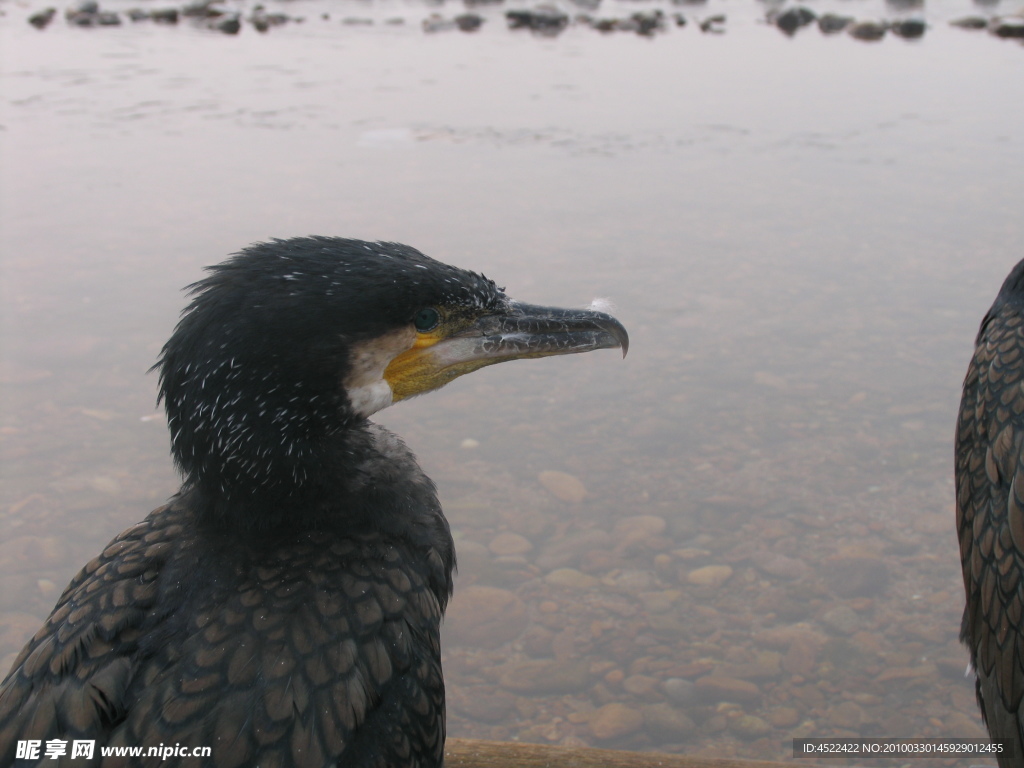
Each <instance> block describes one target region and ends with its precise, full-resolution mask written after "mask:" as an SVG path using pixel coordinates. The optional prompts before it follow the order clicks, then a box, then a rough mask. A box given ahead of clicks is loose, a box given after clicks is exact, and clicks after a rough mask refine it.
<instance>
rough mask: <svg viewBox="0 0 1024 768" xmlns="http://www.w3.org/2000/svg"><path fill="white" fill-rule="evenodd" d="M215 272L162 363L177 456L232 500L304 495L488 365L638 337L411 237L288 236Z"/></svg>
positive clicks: (198, 287)
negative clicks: (345, 456)
mask: <svg viewBox="0 0 1024 768" xmlns="http://www.w3.org/2000/svg"><path fill="white" fill-rule="evenodd" d="M208 271H209V274H208V276H207V277H205V278H204V279H203V280H201V281H199V282H197V283H195V284H193V285H192V286H190V287H189V290H190V293H191V295H192V301H191V303H190V304H189V306H188V307H187V308H186V309H185V311H184V313H183V315H182V318H181V320H180V322H179V323H178V325H177V327H176V328H175V330H174V333H173V334H172V336H171V338H170V339H169V340H168V342H167V343H166V344H165V345H164V347H163V350H162V353H161V356H160V359H159V361H158V362H157V364H156V366H154V367H155V368H158V369H159V371H160V398H161V399H162V400H163V403H164V407H165V408H166V411H167V416H168V426H169V428H170V431H171V448H172V453H173V454H174V457H175V461H176V463H177V464H178V466H179V468H180V469H181V470H182V472H183V474H184V475H185V477H186V480H187V482H189V483H191V484H193V485H196V486H201V487H203V488H204V489H205V490H206V491H207V492H208V493H212V494H220V495H222V496H223V497H225V498H230V497H232V496H233V495H234V496H237V495H239V494H254V493H271V494H273V495H275V496H284V497H287V496H294V495H296V494H300V493H301V489H302V488H303V487H304V486H305V485H306V484H307V483H309V482H310V481H311V479H312V478H316V477H317V476H322V475H323V474H324V473H325V472H330V471H331V468H330V466H329V465H330V462H331V458H330V453H331V450H332V449H333V448H336V447H337V446H338V445H339V444H340V442H339V436H343V435H344V433H345V432H346V431H347V430H351V429H352V428H354V427H357V426H358V424H360V423H362V422H365V421H366V419H367V417H369V416H370V415H371V414H373V413H374V412H376V411H379V410H380V409H382V408H385V407H387V406H388V405H391V404H392V403H395V402H398V401H400V400H405V399H408V398H410V397H413V396H415V395H419V394H423V393H425V392H429V391H432V390H435V389H438V388H439V387H442V386H444V385H445V384H447V383H449V382H450V381H452V380H453V379H455V378H457V377H459V376H462V375H464V374H466V373H469V372H471V371H474V370H477V369H478V368H481V367H483V366H486V365H492V364H494V363H500V362H504V361H506V360H514V359H518V358H531V357H546V356H549V355H564V354H571V353H578V352H587V351H590V350H594V349H604V348H615V347H617V348H621V349H622V351H623V354H625V352H626V349H627V347H628V343H629V341H628V336H627V334H626V330H625V328H624V327H623V326H622V324H621V323H619V322H618V321H617V320H616V319H615V318H613V317H612V316H611V315H608V314H606V313H603V312H599V311H596V310H591V309H587V310H566V309H557V308H551V307H537V306H532V305H528V304H522V303H519V302H516V301H513V300H512V299H510V298H508V297H507V296H506V295H505V293H504V291H503V289H501V288H499V287H498V286H496V285H495V284H494V282H493V281H491V280H488V279H487V278H485V277H483V276H482V275H478V274H476V273H474V272H469V271H466V270H463V269H458V268H456V267H452V266H448V265H446V264H442V263H441V262H438V261H435V260H434V259H431V258H429V257H428V256H425V255H423V254H422V253H420V252H419V251H417V250H415V249H413V248H410V247H408V246H405V245H399V244H396V243H379V242H373V243H371V242H362V241H358V240H346V239H341V238H331V237H305V238H295V239H291V240H274V241H271V242H267V243H259V244H256V245H253V246H250V247H248V248H246V249H244V250H243V251H241V252H240V253H237V254H235V255H234V256H232V257H231V258H229V259H228V260H227V261H225V262H223V263H221V264H218V265H216V266H213V267H210V268H208ZM341 442H343V441H341Z"/></svg>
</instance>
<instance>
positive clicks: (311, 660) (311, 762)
mask: <svg viewBox="0 0 1024 768" xmlns="http://www.w3.org/2000/svg"><path fill="white" fill-rule="evenodd" d="M190 289H191V294H192V300H191V303H190V305H189V306H188V307H187V308H186V310H185V311H184V313H183V314H182V318H181V320H180V322H179V323H178V325H177V327H176V328H175V330H174V333H173V335H172V336H171V338H170V340H169V341H168V342H167V344H166V345H165V346H164V347H163V350H162V352H161V356H160V358H159V361H158V362H157V364H156V366H154V368H158V369H159V372H160V379H159V388H160V398H161V400H162V401H163V404H164V407H165V409H166V411H167V422H168V427H169V429H170V433H171V452H172V454H173V456H174V460H175V462H176V464H177V466H178V468H179V469H180V471H181V472H182V474H183V477H184V484H183V486H182V488H181V490H180V492H179V493H178V494H177V495H176V496H174V497H173V498H171V500H170V501H169V503H168V504H167V505H166V506H163V507H160V508H159V509H157V510H155V511H154V512H152V513H151V514H150V515H149V516H148V517H147V518H146V519H145V520H143V521H142V522H141V523H139V524H138V525H136V526H134V527H132V528H129V529H128V530H127V531H125V532H123V533H122V534H121V535H120V536H118V537H117V538H115V539H114V540H113V541H112V542H111V543H110V544H109V545H108V546H107V548H106V549H105V550H104V551H103V553H102V554H101V555H100V556H99V557H97V558H96V559H95V560H93V561H92V562H90V563H89V564H88V565H86V566H85V567H84V568H83V569H82V570H81V571H80V572H79V574H78V575H77V576H76V577H75V578H74V579H73V580H72V581H71V583H70V584H69V585H68V587H67V589H66V590H65V591H64V593H63V595H62V596H61V598H60V600H59V601H58V602H57V605H56V607H55V608H54V610H53V613H52V614H51V615H50V617H49V618H48V619H47V620H46V623H45V624H44V625H43V627H42V629H40V630H39V632H38V633H37V634H36V636H35V637H34V638H33V639H32V640H31V641H30V642H29V643H28V645H27V646H26V647H25V649H24V650H23V651H22V652H21V654H20V655H19V656H18V658H17V660H16V661H15V663H14V666H13V668H12V669H11V671H10V673H9V675H8V676H7V678H6V679H5V680H4V682H3V684H2V688H0V765H2V766H10V765H12V764H14V765H16V766H27V765H39V764H42V765H46V766H50V765H55V766H60V765H71V766H75V768H85V766H90V765H93V766H96V765H102V766H112V765H118V766H153V765H160V766H174V765H187V766H196V767H197V768H198V767H200V766H202V767H207V766H209V767H211V768H235V767H236V766H237V767H242V768H255V767H256V766H259V768H272V767H277V766H280V767H282V768H286V767H288V766H301V767H303V768H327V767H328V766H330V767H332V768H334V767H335V766H337V768H364V767H365V766H375V767H376V768H402V767H404V766H440V765H441V764H442V760H443V750H444V738H445V724H444V682H443V678H442V674H441V660H440V649H439V628H440V622H441V617H442V615H443V613H444V609H445V605H446V604H447V602H448V598H449V596H450V595H451V591H452V570H453V568H454V566H455V552H454V546H453V542H452V537H451V534H450V532H449V528H448V523H447V521H446V520H445V518H444V515H443V514H442V511H441V508H440V506H439V504H438V501H437V496H436V493H435V489H434V485H433V483H432V482H431V481H430V479H429V478H428V477H426V475H425V474H424V473H423V472H422V470H420V468H419V466H418V465H417V464H416V461H415V458H414V457H413V455H412V453H411V452H410V451H409V450H408V449H407V448H406V447H405V445H404V444H403V443H402V441H401V440H400V439H399V438H398V437H397V436H395V435H394V434H392V433H390V432H388V431H387V430H385V429H383V428H381V427H379V426H377V425H374V424H373V423H371V422H370V421H368V417H369V416H370V415H372V414H373V413H375V412H376V411H379V410H380V409H382V408H385V407H387V406H388V405H391V404H392V403H393V402H397V401H399V400H405V399H407V398H409V397H413V396H414V395H418V394H421V393H423V392H428V391H430V390H433V389H437V388H438V387H441V386H444V385H445V384H447V383H448V382H450V381H451V380H452V379H454V378H456V377H458V376H461V375H462V374H465V373H469V372H470V371H474V370H476V369H478V368H481V367H483V366H485V365H491V364H493V363H499V362H503V361H505V360H513V359H517V358H525V357H544V356H548V355H562V354H570V353H575V352H588V351H590V350H594V349H603V348H614V347H618V348H621V349H622V352H623V354H625V351H626V348H627V345H628V337H627V334H626V330H625V328H623V326H622V324H621V323H619V322H618V321H617V320H616V319H615V318H613V317H611V316H610V315H607V314H604V313H601V312H598V311H593V310H565V309H554V308H547V307H538V306H531V305H528V304H522V303H519V302H516V301H513V300H511V299H509V298H508V297H507V296H506V295H505V293H504V290H503V289H501V288H499V287H497V286H496V285H495V284H494V282H492V281H491V280H488V279H486V278H485V277H483V276H482V275H478V274H475V273H473V272H468V271H465V270H462V269H457V268H455V267H451V266H448V265H446V264H442V263H440V262H438V261H435V260H433V259H431V258H429V257H427V256H425V255H423V254H422V253H420V252H419V251H416V250H415V249H413V248H410V247H408V246H405V245H399V244H396V243H382V242H362V241H358V240H346V239H341V238H332V237H305V238H296V239H291V240H274V241H272V242H268V243H261V244H256V245H253V246H250V247H248V248H246V249H244V250H242V251H241V252H240V253H238V254H236V255H234V256H233V257H231V258H229V259H228V260H227V261H225V262H223V263H222V264H220V265H218V266H214V267H210V268H209V275H208V276H207V277H205V278H204V279H203V280H201V281H199V282H197V283H195V284H194V285H192V286H190ZM29 740H35V741H36V742H37V743H36V745H35V746H36V747H37V748H39V753H38V754H37V755H34V754H33V753H32V752H31V745H30V746H26V743H27V742H28V741H29ZM54 740H60V741H59V742H56V743H57V744H58V745H60V744H61V743H63V751H62V756H60V757H59V758H58V759H56V760H50V759H39V758H45V755H46V750H47V749H48V748H51V747H50V745H51V744H54V743H55V742H54ZM76 740H94V741H95V747H94V749H95V751H94V754H93V756H92V759H91V760H89V759H84V758H82V757H80V756H79V757H75V758H74V759H72V754H73V752H72V750H73V749H76V748H77V747H76V745H75V744H74V742H75V741H76ZM19 741H20V742H21V746H20V747H19V746H18V742H19ZM111 746H113V747H116V746H126V747H143V754H145V750H147V749H148V748H150V747H162V748H164V749H165V752H164V754H167V752H166V750H168V749H170V748H172V747H173V748H174V749H175V750H177V752H173V753H172V754H171V756H170V757H168V758H167V759H161V758H160V757H150V758H148V759H147V758H145V757H120V758H116V759H115V758H110V757H104V756H103V755H102V752H101V748H102V747H111ZM197 747H210V749H211V753H210V755H209V756H208V757H203V758H196V757H191V756H185V755H186V754H187V755H191V750H192V749H194V748H197ZM56 749H57V750H58V752H61V746H57V747H56Z"/></svg>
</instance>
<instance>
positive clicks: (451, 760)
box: [444, 739, 814, 768]
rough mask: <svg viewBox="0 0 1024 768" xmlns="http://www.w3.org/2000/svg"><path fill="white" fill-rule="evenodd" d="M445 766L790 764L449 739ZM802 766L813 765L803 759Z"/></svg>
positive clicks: (753, 767) (772, 767) (756, 767)
mask: <svg viewBox="0 0 1024 768" xmlns="http://www.w3.org/2000/svg"><path fill="white" fill-rule="evenodd" d="M444 751H445V762H444V764H445V768H779V766H783V765H788V766H790V768H792V764H790V763H776V762H767V761H764V760H733V759H723V758H707V757H687V756H686V755H667V754H664V753H662V752H618V751H615V750H611V749H592V748H589V747H587V748H577V747H551V746H546V745H543V744H522V743H519V742H503V741H482V740H480V739H448V742H447V744H446V745H445V750H444ZM801 768H814V765H813V764H812V763H804V762H803V761H801Z"/></svg>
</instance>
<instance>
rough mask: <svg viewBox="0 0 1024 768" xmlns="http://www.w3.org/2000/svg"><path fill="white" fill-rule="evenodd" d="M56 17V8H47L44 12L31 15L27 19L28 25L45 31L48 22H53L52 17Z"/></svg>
mask: <svg viewBox="0 0 1024 768" xmlns="http://www.w3.org/2000/svg"><path fill="white" fill-rule="evenodd" d="M56 15H57V9H56V8H47V9H46V10H44V11H39V12H37V13H33V14H32V15H31V16H29V17H28V23H29V24H31V25H32V26H33V27H35V28H36V29H46V27H47V26H49V24H50V22H51V21H53V17H54V16H56Z"/></svg>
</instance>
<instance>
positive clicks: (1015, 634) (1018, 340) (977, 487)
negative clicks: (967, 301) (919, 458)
mask: <svg viewBox="0 0 1024 768" xmlns="http://www.w3.org/2000/svg"><path fill="white" fill-rule="evenodd" d="M956 518H957V519H956V523H957V530H958V532H959V536H960V560H961V563H962V566H963V577H964V589H965V590H966V592H967V606H966V608H965V609H964V617H963V623H962V625H961V629H960V639H961V640H962V641H963V642H964V644H966V645H967V647H968V649H969V650H970V653H971V664H972V666H973V667H974V673H975V676H976V691H977V695H978V705H979V706H980V707H981V714H982V717H983V718H984V720H985V723H986V724H987V725H988V731H989V734H990V735H991V737H992V739H993V740H997V739H998V740H1005V741H1008V742H1011V743H1012V745H1013V755H1012V757H1005V756H1004V757H1000V758H999V765H1000V766H1001V767H1002V768H1009V767H1010V766H1024V707H1022V699H1024V579H1022V578H1021V576H1022V574H1024V261H1021V262H1020V263H1019V264H1017V266H1016V267H1014V268H1013V271H1012V272H1010V275H1009V276H1008V277H1007V278H1006V281H1005V282H1004V283H1003V287H1002V289H1001V290H1000V291H999V295H998V296H997V297H996V300H995V303H994V304H993V305H992V308H991V309H990V310H989V311H988V314H986V315H985V319H984V320H982V323H981V329H980V330H979V331H978V337H977V339H976V341H975V350H974V358H973V359H972V360H971V364H970V367H969V368H968V369H967V377H966V378H965V379H964V390H963V399H962V400H961V402H960V417H959V419H958V421H957V428H956Z"/></svg>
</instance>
